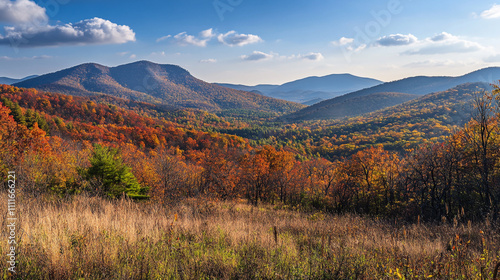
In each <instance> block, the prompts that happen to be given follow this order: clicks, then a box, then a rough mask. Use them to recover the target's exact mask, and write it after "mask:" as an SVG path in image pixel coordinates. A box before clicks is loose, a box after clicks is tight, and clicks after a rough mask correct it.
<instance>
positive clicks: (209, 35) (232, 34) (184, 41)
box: [156, 28, 262, 47]
mask: <svg viewBox="0 0 500 280" xmlns="http://www.w3.org/2000/svg"><path fill="white" fill-rule="evenodd" d="M169 38H172V39H173V40H174V41H175V42H176V43H177V44H179V45H181V46H197V47H206V46H207V44H208V42H210V41H211V40H212V39H214V38H217V40H218V41H219V43H221V44H224V45H227V46H231V47H234V46H239V47H241V46H245V45H249V44H254V43H258V42H262V39H261V38H260V37H259V36H257V35H253V34H239V33H237V32H236V31H234V30H232V31H229V32H227V33H225V34H223V33H217V32H215V31H214V29H213V28H210V29H207V30H203V31H201V32H200V33H199V34H198V35H197V36H194V35H189V34H188V33H187V32H181V33H179V34H177V35H175V36H173V37H172V35H167V36H163V37H160V38H158V39H156V42H161V41H164V40H167V39H169Z"/></svg>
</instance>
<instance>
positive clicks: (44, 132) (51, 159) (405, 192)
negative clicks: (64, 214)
mask: <svg viewBox="0 0 500 280" xmlns="http://www.w3.org/2000/svg"><path fill="white" fill-rule="evenodd" d="M499 92H500V89H499V88H498V87H497V88H496V89H495V90H494V91H493V92H492V93H491V94H490V93H487V92H486V93H483V94H480V95H477V96H476V98H475V99H474V105H475V106H474V114H473V118H472V120H471V121H470V122H469V123H467V124H466V125H465V126H464V127H463V128H462V129H461V130H459V131H457V132H455V133H454V134H452V135H451V136H449V137H447V138H446V139H445V141H442V142H439V143H434V144H422V145H420V146H419V147H416V148H414V149H412V150H409V151H406V152H404V153H401V152H397V151H391V150H386V149H384V148H383V146H382V145H378V146H373V147H370V148H367V149H362V150H359V151H357V152H356V153H354V154H353V155H352V156H350V157H348V158H342V159H338V160H335V161H329V160H326V159H324V158H321V157H309V158H305V157H303V154H301V153H300V152H297V150H296V149H294V148H289V147H286V146H282V147H280V146H279V145H276V146H272V145H262V146H254V147H252V146H251V145H249V142H248V141H247V140H245V139H242V138H239V137H235V136H231V135H225V134H218V133H213V132H210V133H208V132H200V131H195V130H187V129H184V128H182V126H180V125H178V124H173V123H170V122H166V121H165V120H161V119H153V118H149V117H145V116H141V115H138V114H137V113H135V112H131V111H129V110H125V109H121V108H116V107H113V106H108V105H104V104H96V103H92V102H91V101H88V100H87V99H85V98H80V97H67V96H64V95H56V94H48V93H39V92H36V91H33V90H22V89H17V88H14V87H6V86H4V87H3V92H2V96H1V97H2V104H1V105H0V140H1V141H0V169H1V171H2V173H5V172H7V171H8V170H10V169H12V168H15V170H16V174H17V175H18V178H19V180H22V183H21V184H20V186H21V185H22V188H23V191H24V192H25V193H26V194H28V195H33V196H37V195H40V194H43V193H55V194H58V195H60V196H66V195H72V194H76V193H80V192H88V193H90V194H94V195H99V196H107V197H110V198H113V197H120V196H121V195H124V194H125V195H129V196H131V197H135V198H149V199H150V200H152V201H159V202H165V203H167V202H171V201H175V200H178V199H179V198H182V197H192V196H203V197H207V198H212V199H221V200H226V199H238V198H244V199H247V200H248V201H249V203H252V204H258V203H260V202H264V203H272V204H279V205H283V206H294V207H299V208H301V209H309V210H312V209H318V210H322V211H328V212H334V213H344V212H355V213H363V214H368V215H374V216H380V217H400V218H404V219H417V218H418V217H420V218H421V219H427V220H442V219H445V220H447V221H453V220H457V219H463V220H483V219H486V218H491V219H498V218H499V211H500V209H499V205H500V201H499V200H500V154H499V150H500V146H499V145H500V139H499V137H498V135H499V131H498V125H497V123H498V115H499V114H498V113H499V112H498V106H497V102H496V101H495V99H496V98H497V97H498V94H499ZM25 97H26V98H25ZM83 105H85V106H83ZM29 112H31V113H29ZM75 112H76V113H75ZM30 114H31V116H32V117H31V118H28V117H30ZM79 114H82V115H81V116H80V115H79ZM36 115H38V118H37V117H36ZM33 116H35V117H33ZM28 119H29V120H28ZM43 123H45V124H46V125H47V129H41V128H40V125H42V126H44V125H43ZM69 124H71V125H69ZM291 129H293V128H291ZM4 178H6V176H4Z"/></svg>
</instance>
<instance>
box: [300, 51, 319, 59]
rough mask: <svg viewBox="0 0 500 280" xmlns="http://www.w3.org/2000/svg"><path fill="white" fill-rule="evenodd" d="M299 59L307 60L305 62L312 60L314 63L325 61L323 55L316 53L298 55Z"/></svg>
mask: <svg viewBox="0 0 500 280" xmlns="http://www.w3.org/2000/svg"><path fill="white" fill-rule="evenodd" d="M298 58H299V59H305V60H312V61H320V60H323V59H324V57H323V55H322V54H321V53H314V52H311V53H308V54H304V55H298Z"/></svg>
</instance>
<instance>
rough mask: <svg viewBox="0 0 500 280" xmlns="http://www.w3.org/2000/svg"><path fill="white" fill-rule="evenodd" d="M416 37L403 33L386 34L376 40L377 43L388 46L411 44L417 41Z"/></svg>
mask: <svg viewBox="0 0 500 280" xmlns="http://www.w3.org/2000/svg"><path fill="white" fill-rule="evenodd" d="M417 41H418V39H417V37H415V36H413V35H412V34H408V35H404V34H391V35H388V36H384V37H381V38H379V39H378V40H377V42H376V43H377V44H378V45H380V46H384V47H390V46H405V45H411V44H413V43H415V42H417Z"/></svg>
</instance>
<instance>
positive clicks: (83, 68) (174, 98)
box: [15, 60, 303, 112]
mask: <svg viewBox="0 0 500 280" xmlns="http://www.w3.org/2000/svg"><path fill="white" fill-rule="evenodd" d="M15 86H18V87H32V88H37V89H40V90H45V91H52V92H59V93H64V94H70V95H84V96H91V95H96V94H108V95H112V96H115V97H120V98H127V99H131V100H138V101H143V102H149V103H155V104H157V103H163V104H168V105H172V106H178V107H182V108H197V109H203V110H207V111H219V110H225V109H242V110H255V111H265V112H290V111H292V110H297V109H300V108H302V107H303V106H301V105H300V104H296V103H293V102H288V101H283V100H277V99H273V98H269V97H265V96H262V95H259V94H256V93H251V92H244V91H237V90H233V89H229V88H225V87H221V86H218V85H215V84H209V83H206V82H204V81H202V80H199V79H197V78H195V77H193V76H192V75H191V74H190V73H189V72H188V71H187V70H185V69H183V68H182V67H180V66H177V65H171V64H157V63H153V62H150V61H146V60H141V61H136V62H132V63H128V64H124V65H118V66H116V67H107V66H103V65H100V64H97V63H85V64H81V65H77V66H75V67H72V68H68V69H64V70H61V71H58V72H55V73H50V74H46V75H42V76H39V77H37V78H34V79H30V80H28V81H25V82H20V83H16V84H15Z"/></svg>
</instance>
